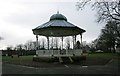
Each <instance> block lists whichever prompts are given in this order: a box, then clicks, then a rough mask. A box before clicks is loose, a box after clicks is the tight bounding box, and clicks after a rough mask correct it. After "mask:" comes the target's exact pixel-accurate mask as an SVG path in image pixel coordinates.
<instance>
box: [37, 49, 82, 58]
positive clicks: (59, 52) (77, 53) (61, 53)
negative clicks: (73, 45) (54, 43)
mask: <svg viewBox="0 0 120 76" xmlns="http://www.w3.org/2000/svg"><path fill="white" fill-rule="evenodd" d="M82 53H83V52H82V50H81V49H73V50H37V51H36V55H37V56H80V55H82Z"/></svg>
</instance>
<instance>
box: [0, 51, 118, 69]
mask: <svg viewBox="0 0 120 76" xmlns="http://www.w3.org/2000/svg"><path fill="white" fill-rule="evenodd" d="M117 57H118V56H117V55H116V54H114V53H95V54H88V55H87V56H86V60H82V61H80V62H78V63H77V64H79V65H88V66H92V65H105V64H107V63H108V62H109V61H110V60H111V59H115V58H117ZM2 61H3V63H4V62H5V63H9V64H17V65H24V66H32V67H53V66H57V67H58V66H59V67H61V65H62V64H60V63H58V64H54V63H48V62H34V61H33V55H30V56H20V57H19V58H18V57H17V56H14V57H13V58H11V57H10V56H3V57H2ZM73 65H75V64H73Z"/></svg>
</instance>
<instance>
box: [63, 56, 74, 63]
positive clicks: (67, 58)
mask: <svg viewBox="0 0 120 76" xmlns="http://www.w3.org/2000/svg"><path fill="white" fill-rule="evenodd" d="M61 59H62V60H63V63H71V62H73V60H72V59H71V57H61Z"/></svg>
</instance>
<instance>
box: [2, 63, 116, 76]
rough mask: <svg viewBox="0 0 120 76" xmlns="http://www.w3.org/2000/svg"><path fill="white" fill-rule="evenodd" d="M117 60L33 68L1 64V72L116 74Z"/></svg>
mask: <svg viewBox="0 0 120 76" xmlns="http://www.w3.org/2000/svg"><path fill="white" fill-rule="evenodd" d="M117 63H118V62H114V61H111V62H110V63H109V64H108V65H105V66H80V65H70V64H69V65H63V67H59V68H34V67H27V66H21V65H13V64H3V68H2V70H3V72H2V73H3V74H118V65H117Z"/></svg>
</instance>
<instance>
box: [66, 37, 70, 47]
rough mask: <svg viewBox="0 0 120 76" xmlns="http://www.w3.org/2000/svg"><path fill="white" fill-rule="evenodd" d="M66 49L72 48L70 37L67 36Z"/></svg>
mask: <svg viewBox="0 0 120 76" xmlns="http://www.w3.org/2000/svg"><path fill="white" fill-rule="evenodd" d="M66 49H70V38H69V37H67V38H66Z"/></svg>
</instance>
